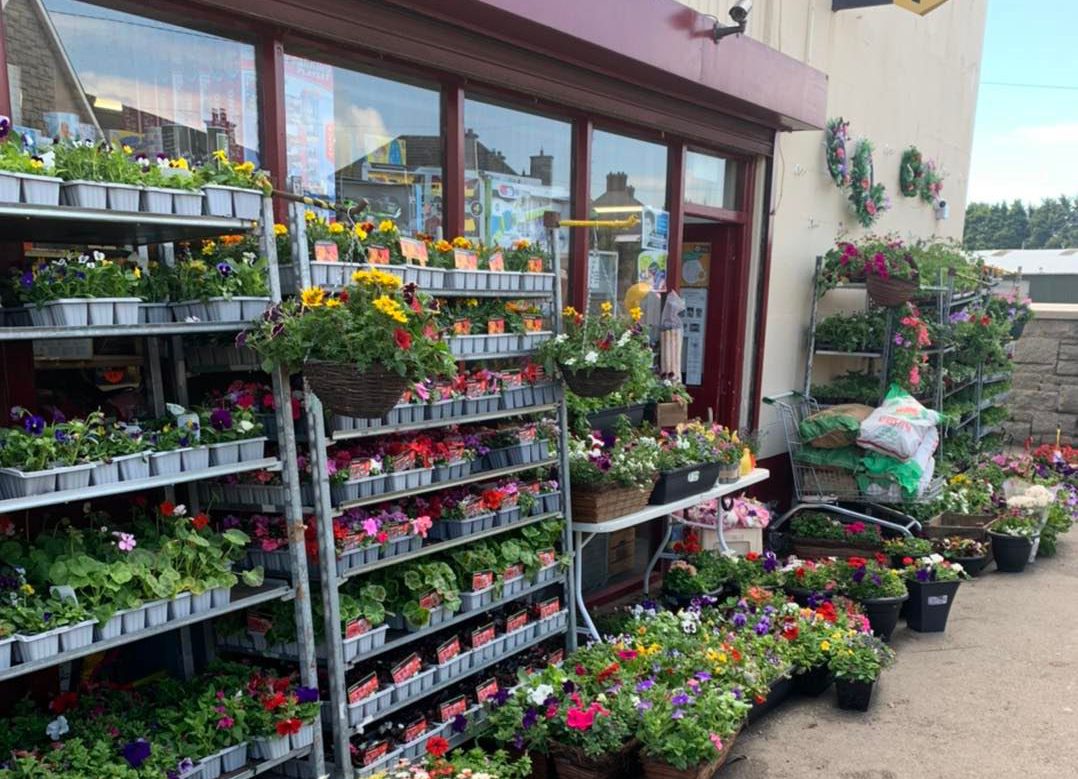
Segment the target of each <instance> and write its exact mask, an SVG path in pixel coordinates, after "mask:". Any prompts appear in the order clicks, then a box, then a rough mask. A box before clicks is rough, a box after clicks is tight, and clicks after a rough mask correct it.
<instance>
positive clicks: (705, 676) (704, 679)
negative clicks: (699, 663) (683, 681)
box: [693, 671, 711, 682]
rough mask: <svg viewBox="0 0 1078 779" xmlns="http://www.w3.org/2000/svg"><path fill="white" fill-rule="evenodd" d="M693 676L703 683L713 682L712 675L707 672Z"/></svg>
mask: <svg viewBox="0 0 1078 779" xmlns="http://www.w3.org/2000/svg"><path fill="white" fill-rule="evenodd" d="M693 675H694V676H695V677H696V678H697V679H699V680H700V681H702V682H707V681H711V674H709V673H708V672H707V671H697V672H696V673H695V674H693Z"/></svg>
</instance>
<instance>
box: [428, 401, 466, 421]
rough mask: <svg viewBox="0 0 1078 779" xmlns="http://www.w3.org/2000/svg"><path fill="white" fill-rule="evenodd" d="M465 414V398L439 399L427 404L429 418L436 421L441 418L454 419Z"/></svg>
mask: <svg viewBox="0 0 1078 779" xmlns="http://www.w3.org/2000/svg"><path fill="white" fill-rule="evenodd" d="M463 414H464V399H463V398H453V399H451V400H439V401H437V402H435V403H431V404H430V405H429V406H427V418H428V419H430V420H432V421H435V420H439V419H452V418H453V417H459V416H462V415H463Z"/></svg>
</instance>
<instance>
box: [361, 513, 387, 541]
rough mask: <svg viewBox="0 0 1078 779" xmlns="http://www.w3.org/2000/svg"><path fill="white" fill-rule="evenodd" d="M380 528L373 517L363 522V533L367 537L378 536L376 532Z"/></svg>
mask: <svg viewBox="0 0 1078 779" xmlns="http://www.w3.org/2000/svg"><path fill="white" fill-rule="evenodd" d="M381 526H382V524H381V523H380V522H379V521H378V520H377V519H375V518H374V517H367V518H366V519H365V520H363V532H364V533H366V534H367V535H369V536H372V537H373V536H376V535H378V530H379V528H381Z"/></svg>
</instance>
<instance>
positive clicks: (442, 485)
mask: <svg viewBox="0 0 1078 779" xmlns="http://www.w3.org/2000/svg"><path fill="white" fill-rule="evenodd" d="M558 462H559V458H557V457H548V458H547V459H545V460H539V461H537V462H533V463H524V464H523V465H510V466H509V467H507V468H496V469H494V470H492V471H482V472H480V473H473V474H471V475H470V476H465V477H464V478H463V479H453V480H452V481H435V482H431V483H430V484H428V485H426V486H425V487H415V488H413V489H410V490H400V491H398V492H384V493H382V494H381V495H371V496H370V497H366V498H358V499H356V500H346V501H344V502H343V503H341V504H340V505H339V506H337V511H336V512H335V514H334V516H340V515H341V513H343V512H344V511H346V510H347V509H350V508H355V507H356V506H370V505H371V504H373V503H386V502H389V501H394V500H397V499H398V498H405V497H408V496H410V495H422V494H423V493H425V492H439V491H441V490H448V489H452V488H453V487H459V486H460V485H462V484H472V483H474V482H477V481H488V480H490V479H498V478H500V477H502V476H511V475H512V474H514V473H520V472H521V471H530V470H534V469H535V468H549V467H550V466H552V465H557V464H558ZM3 510H4V509H3V504H2V503H0V511H3Z"/></svg>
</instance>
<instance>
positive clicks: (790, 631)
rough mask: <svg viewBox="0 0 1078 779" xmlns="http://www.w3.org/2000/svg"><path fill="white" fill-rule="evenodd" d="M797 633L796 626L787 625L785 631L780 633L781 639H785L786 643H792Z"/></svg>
mask: <svg viewBox="0 0 1078 779" xmlns="http://www.w3.org/2000/svg"><path fill="white" fill-rule="evenodd" d="M798 632H799V631H798V628H797V625H794V624H790V625H787V626H786V629H785V630H783V631H782V637H783V638H785V639H786V640H787V641H793V640H794V639H795V638H797V634H798Z"/></svg>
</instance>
